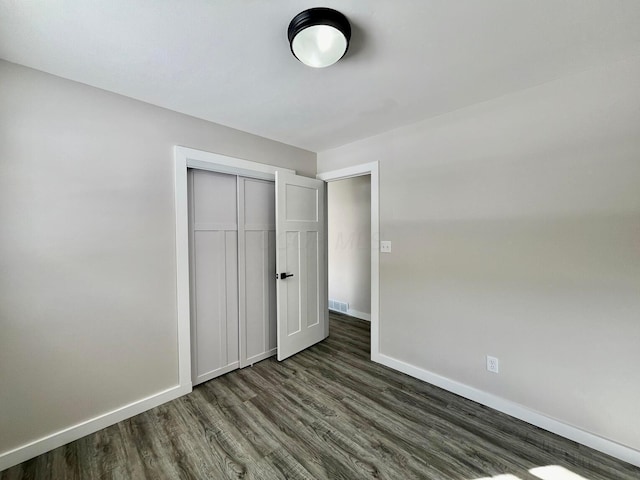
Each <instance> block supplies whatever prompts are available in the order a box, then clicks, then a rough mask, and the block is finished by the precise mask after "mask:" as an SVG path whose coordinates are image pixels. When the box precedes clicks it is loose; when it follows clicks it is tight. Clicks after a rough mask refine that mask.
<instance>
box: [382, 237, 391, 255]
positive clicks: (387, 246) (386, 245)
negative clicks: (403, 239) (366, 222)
mask: <svg viewBox="0 0 640 480" xmlns="http://www.w3.org/2000/svg"><path fill="white" fill-rule="evenodd" d="M380 252H381V253H391V242H390V241H389V240H383V241H381V242H380Z"/></svg>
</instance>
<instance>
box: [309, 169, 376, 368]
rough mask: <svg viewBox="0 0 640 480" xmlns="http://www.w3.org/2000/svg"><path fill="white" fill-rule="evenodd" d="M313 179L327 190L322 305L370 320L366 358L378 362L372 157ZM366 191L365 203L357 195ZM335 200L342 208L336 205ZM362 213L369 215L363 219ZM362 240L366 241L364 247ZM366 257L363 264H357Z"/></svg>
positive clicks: (374, 205)
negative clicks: (326, 284) (325, 296)
mask: <svg viewBox="0 0 640 480" xmlns="http://www.w3.org/2000/svg"><path fill="white" fill-rule="evenodd" d="M317 178H319V179H320V180H324V181H326V182H327V193H328V194H327V197H328V201H327V204H328V208H327V225H328V270H329V272H328V277H329V289H328V303H329V305H328V307H329V310H330V311H338V312H341V313H345V314H347V315H350V316H353V317H356V318H361V319H363V320H370V322H371V360H373V361H378V356H379V351H380V349H379V282H380V280H379V238H380V233H379V216H378V212H379V194H378V162H371V163H367V164H363V165H357V166H354V167H348V168H344V169H340V170H333V171H330V172H324V173H321V174H318V175H317ZM345 180H350V181H349V182H344V181H345ZM341 182H343V183H341ZM332 192H333V199H332ZM366 193H368V194H369V201H368V202H365V201H364V199H363V196H364V195H365V194H366ZM336 200H337V202H336ZM341 202H344V205H343V206H344V208H340V203H341ZM364 215H369V218H368V219H363V216H364ZM332 226H333V227H332ZM363 228H368V229H369V234H368V235H366V234H363V232H362V230H363ZM363 242H369V246H370V248H366V245H363ZM367 261H368V268H366V266H365V265H363V264H364V263H366V262H367ZM367 306H369V309H368V311H366V310H367V308H366V307H367Z"/></svg>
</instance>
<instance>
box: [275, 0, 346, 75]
mask: <svg viewBox="0 0 640 480" xmlns="http://www.w3.org/2000/svg"><path fill="white" fill-rule="evenodd" d="M287 35H288V37H289V45H290V46H291V53H293V55H294V56H295V57H296V58H297V59H298V60H300V61H301V62H302V63H304V64H305V65H308V66H310V67H314V68H324V67H328V66H329V65H333V64H334V63H336V62H337V61H338V60H340V59H341V58H342V57H343V56H344V54H345V53H347V49H348V48H349V39H350V38H351V25H349V20H347V17H345V16H344V15H343V14H342V13H340V12H338V11H336V10H333V9H332V8H324V7H317V8H310V9H309V10H305V11H304V12H300V13H299V14H298V15H296V16H295V17H293V20H291V23H290V24H289V29H288V31H287Z"/></svg>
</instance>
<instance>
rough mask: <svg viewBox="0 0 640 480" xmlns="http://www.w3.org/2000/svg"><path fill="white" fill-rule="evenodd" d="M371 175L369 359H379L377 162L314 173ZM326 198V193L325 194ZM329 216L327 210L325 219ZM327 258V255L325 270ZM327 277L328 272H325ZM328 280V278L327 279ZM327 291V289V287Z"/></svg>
mask: <svg viewBox="0 0 640 480" xmlns="http://www.w3.org/2000/svg"><path fill="white" fill-rule="evenodd" d="M363 175H371V360H373V361H374V362H379V361H380V195H379V175H378V162H370V163H364V164H361V165H354V166H352V167H347V168H341V169H339V170H331V171H329V172H322V173H318V174H317V175H316V178H317V179H319V180H324V181H325V182H332V181H336V180H344V179H346V178H352V177H360V176H363ZM327 198H328V195H327ZM328 218H329V215H328V212H327V220H328ZM328 265H329V259H328V256H327V270H328ZM326 274H327V279H328V278H329V272H328V271H327V272H326ZM327 281H328V280H327ZM327 291H328V289H327Z"/></svg>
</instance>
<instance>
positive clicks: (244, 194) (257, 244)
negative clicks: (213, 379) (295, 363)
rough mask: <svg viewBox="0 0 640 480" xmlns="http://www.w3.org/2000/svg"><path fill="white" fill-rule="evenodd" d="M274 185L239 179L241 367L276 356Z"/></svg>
mask: <svg viewBox="0 0 640 480" xmlns="http://www.w3.org/2000/svg"><path fill="white" fill-rule="evenodd" d="M275 201H276V198H275V184H274V183H273V182H269V181H264V180H257V179H253V178H244V177H238V225H239V229H238V252H239V256H238V267H239V292H240V367H246V366H248V365H252V364H253V363H255V362H258V361H260V360H263V359H265V358H267V357H270V356H272V355H275V354H276V352H277V338H276V329H277V323H276V243H275V240H276V239H275V235H276V234H275V230H276V219H275Z"/></svg>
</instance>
